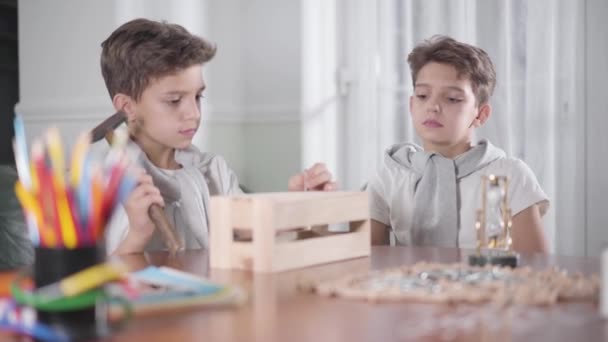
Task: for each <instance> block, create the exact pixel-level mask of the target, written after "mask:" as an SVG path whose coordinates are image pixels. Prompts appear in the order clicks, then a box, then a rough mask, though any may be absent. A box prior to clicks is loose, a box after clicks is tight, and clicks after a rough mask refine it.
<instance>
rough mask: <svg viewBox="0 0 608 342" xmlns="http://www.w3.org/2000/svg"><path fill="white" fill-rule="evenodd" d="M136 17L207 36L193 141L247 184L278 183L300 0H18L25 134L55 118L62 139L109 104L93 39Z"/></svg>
mask: <svg viewBox="0 0 608 342" xmlns="http://www.w3.org/2000/svg"><path fill="white" fill-rule="evenodd" d="M136 17H147V18H150V19H157V20H159V19H165V20H168V21H171V22H176V23H179V24H181V25H183V26H185V27H186V28H187V29H188V30H190V31H191V32H193V33H195V34H199V35H202V36H204V37H206V38H207V39H209V40H211V41H213V42H215V43H216V44H217V46H218V54H217V56H216V58H215V59H214V60H212V61H211V62H210V63H209V64H208V65H207V67H206V68H205V71H204V73H205V78H206V82H207V85H208V91H207V92H206V94H205V96H206V99H205V100H204V102H203V124H202V127H201V130H200V131H199V133H198V134H197V136H195V139H194V142H195V144H196V145H197V146H199V148H201V149H203V150H205V151H212V152H214V153H218V154H221V155H223V156H224V157H225V158H226V159H227V160H228V162H229V164H230V165H231V166H232V167H233V168H234V170H235V172H236V173H237V175H238V176H239V178H240V181H241V183H242V184H244V185H245V186H246V187H248V188H249V189H251V190H254V191H276V190H285V189H286V184H287V179H288V177H289V175H291V174H293V173H295V172H297V171H299V170H300V169H301V168H302V157H301V143H300V141H301V139H300V137H301V129H302V127H301V125H300V114H301V112H302V110H301V108H302V107H303V104H302V100H301V93H302V90H301V85H302V83H303V80H304V77H308V76H303V74H302V69H303V68H302V41H301V4H300V2H299V1H280V0H255V1H243V0H225V1H197V0H179V1H171V2H168V1H161V0H129V1H124V0H115V1H102V0H98V1H88V2H86V4H85V3H81V2H80V1H77V0H66V1H54V2H46V1H24V0H21V1H19V41H20V46H19V55H20V57H19V58H20V68H19V74H20V79H21V84H20V85H21V87H20V89H21V99H20V102H19V103H18V104H17V106H16V111H17V112H18V113H20V114H21V115H23V117H24V120H25V123H26V130H27V135H28V137H29V139H31V138H32V137H34V136H38V135H39V134H40V133H41V132H42V131H43V130H44V129H45V128H46V127H47V126H49V125H58V126H59V127H60V129H61V131H62V134H63V135H64V139H65V140H66V141H67V145H68V148H69V146H70V143H69V142H70V141H73V140H74V138H75V136H76V135H77V134H78V132H80V131H82V130H88V129H91V128H92V127H94V126H95V125H96V124H98V123H99V122H101V121H102V120H103V119H104V118H106V117H107V116H108V115H109V114H110V113H112V112H113V109H112V106H111V101H110V99H109V97H108V95H107V92H106V90H105V86H104V83H103V79H102V77H101V73H100V68H99V54H100V51H101V48H100V43H101V42H102V41H103V40H104V39H105V38H106V37H107V36H108V35H109V34H110V33H111V32H112V30H114V29H115V28H116V27H118V26H119V25H120V24H122V23H124V22H126V21H128V20H130V19H132V18H136Z"/></svg>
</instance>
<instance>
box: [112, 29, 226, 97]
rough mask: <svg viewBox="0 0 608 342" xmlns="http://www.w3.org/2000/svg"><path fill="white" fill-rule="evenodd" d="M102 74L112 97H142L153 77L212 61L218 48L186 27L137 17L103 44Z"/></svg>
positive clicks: (117, 30) (113, 33)
mask: <svg viewBox="0 0 608 342" xmlns="http://www.w3.org/2000/svg"><path fill="white" fill-rule="evenodd" d="M101 47H102V51H101V73H102V75H103V78H104V80H105V82H106V87H107V88H108V92H109V93H110V97H112V98H113V97H114V95H116V94H117V93H123V94H126V95H128V96H131V97H133V98H134V99H135V100H139V98H140V97H141V95H142V93H143V92H144V90H145V89H146V87H147V86H148V84H149V82H150V80H151V79H153V78H157V77H162V76H166V75H170V74H172V73H175V72H176V71H179V70H182V69H185V68H188V67H190V66H193V65H196V64H203V63H205V62H208V61H209V60H211V59H212V58H213V56H214V55H215V51H216V48H215V46H213V45H211V44H210V43H209V42H207V41H206V40H204V39H202V38H200V37H197V36H195V35H192V34H191V33H189V32H188V31H187V30H186V29H185V28H183V27H182V26H180V25H176V24H169V23H167V22H157V21H152V20H148V19H135V20H132V21H129V22H127V23H125V24H123V25H122V26H120V27H119V28H117V29H116V30H115V31H114V32H112V34H111V35H110V37H108V39H106V40H105V41H104V42H103V43H101Z"/></svg>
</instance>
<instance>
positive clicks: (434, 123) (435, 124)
mask: <svg viewBox="0 0 608 342" xmlns="http://www.w3.org/2000/svg"><path fill="white" fill-rule="evenodd" d="M422 125H423V126H425V127H430V128H440V127H443V125H442V124H441V123H440V122H439V121H437V120H433V119H428V120H424V122H423V123H422Z"/></svg>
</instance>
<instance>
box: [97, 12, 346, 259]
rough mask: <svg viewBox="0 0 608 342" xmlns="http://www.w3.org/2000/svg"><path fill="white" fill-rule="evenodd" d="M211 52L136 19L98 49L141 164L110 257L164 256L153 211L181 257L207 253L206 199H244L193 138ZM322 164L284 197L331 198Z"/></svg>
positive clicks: (172, 30) (109, 235)
mask: <svg viewBox="0 0 608 342" xmlns="http://www.w3.org/2000/svg"><path fill="white" fill-rule="evenodd" d="M214 55H215V47H214V46H212V45H211V44H209V43H208V42H207V41H205V40H204V39H202V38H200V37H197V36H194V35H192V34H190V33H189V32H188V31H187V30H186V29H184V28H183V27H181V26H179V25H175V24H169V23H165V22H156V21H152V20H147V19H135V20H132V21H130V22H128V23H125V24H124V25H122V26H120V27H119V28H117V29H116V30H115V31H114V32H113V33H112V34H111V35H110V37H108V39H106V40H105V41H104V42H103V43H102V53H101V69H102V74H103V77H104V80H105V83H106V87H107V88H108V92H109V93H110V97H111V98H112V104H113V105H114V108H115V109H116V110H117V111H121V112H123V113H124V114H125V116H126V119H127V127H128V131H129V135H130V138H131V140H132V141H134V142H135V144H134V148H136V149H138V150H139V152H140V155H141V156H142V163H143V170H141V173H140V174H139V178H138V185H137V187H136V188H135V190H134V191H133V192H132V193H131V194H130V196H129V197H128V198H127V199H126V201H125V204H124V207H123V206H121V207H119V208H118V209H117V211H116V212H115V213H114V215H113V217H112V220H111V222H110V224H109V226H108V227H107V228H106V248H107V250H108V252H109V253H116V254H128V253H139V252H143V251H152V250H162V249H165V248H166V246H165V244H164V242H163V240H162V239H161V238H160V234H159V232H158V231H156V229H155V226H154V224H153V222H152V221H151V220H150V218H149V216H148V213H147V212H148V207H150V205H151V204H153V203H156V204H159V205H161V206H163V207H164V210H165V214H166V215H167V217H168V219H169V220H170V221H171V223H172V224H173V226H174V227H175V228H176V234H177V238H178V239H179V240H180V242H181V243H182V244H183V245H184V246H185V247H186V249H200V248H207V247H208V240H209V232H208V227H207V222H208V210H209V197H210V196H213V195H231V194H238V193H240V192H241V189H240V188H239V182H238V180H237V177H236V174H235V173H234V172H233V171H232V170H231V169H230V167H229V166H228V164H227V163H226V161H225V160H224V158H222V157H221V156H218V155H214V154H212V153H204V152H201V151H199V150H198V149H197V148H196V147H195V146H193V145H192V138H193V137H194V134H195V133H196V131H197V129H198V127H199V125H200V121H201V103H200V100H201V98H202V95H203V92H204V90H205V82H204V80H203V74H202V68H203V65H204V64H205V63H206V62H208V61H209V60H211V59H212V58H213V56H214ZM331 178H332V176H331V174H330V173H329V171H328V170H327V168H326V167H325V165H323V164H321V163H317V164H315V165H314V166H313V167H311V168H310V169H307V170H305V171H304V172H302V173H299V174H297V175H294V176H293V177H291V178H290V179H289V181H288V189H289V190H291V191H299V190H333V189H335V186H336V185H335V183H333V182H332V181H331Z"/></svg>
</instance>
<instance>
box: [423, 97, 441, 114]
mask: <svg viewBox="0 0 608 342" xmlns="http://www.w3.org/2000/svg"><path fill="white" fill-rule="evenodd" d="M426 110H427V112H430V113H439V111H440V110H441V107H440V106H439V101H437V100H433V101H429V104H428V107H427V109H426Z"/></svg>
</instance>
